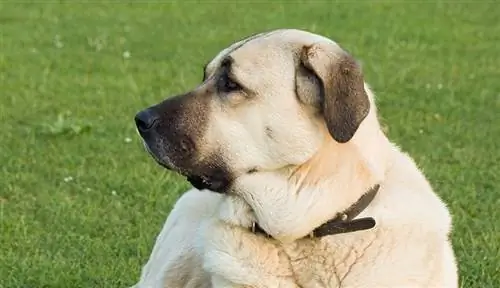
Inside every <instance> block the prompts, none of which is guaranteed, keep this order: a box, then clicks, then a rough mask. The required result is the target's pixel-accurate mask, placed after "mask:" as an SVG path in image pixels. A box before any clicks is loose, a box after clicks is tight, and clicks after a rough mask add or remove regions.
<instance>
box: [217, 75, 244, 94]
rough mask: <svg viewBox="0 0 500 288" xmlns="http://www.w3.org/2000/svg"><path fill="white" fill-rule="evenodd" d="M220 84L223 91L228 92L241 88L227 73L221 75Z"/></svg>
mask: <svg viewBox="0 0 500 288" xmlns="http://www.w3.org/2000/svg"><path fill="white" fill-rule="evenodd" d="M218 86H219V89H220V90H221V91H222V92H226V93H230V92H233V91H237V90H240V89H241V87H240V85H238V83H236V82H235V81H233V80H232V79H231V78H230V77H228V76H227V75H223V76H222V77H220V79H219V85H218Z"/></svg>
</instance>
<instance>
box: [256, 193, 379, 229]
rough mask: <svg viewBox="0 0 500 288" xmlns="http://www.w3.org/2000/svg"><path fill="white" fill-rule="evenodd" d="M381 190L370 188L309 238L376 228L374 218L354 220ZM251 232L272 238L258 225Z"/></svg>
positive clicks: (319, 227)
mask: <svg viewBox="0 0 500 288" xmlns="http://www.w3.org/2000/svg"><path fill="white" fill-rule="evenodd" d="M379 188H380V185H379V184H376V185H375V186H373V187H372V188H370V190H368V191H367V192H366V193H365V194H363V196H361V197H360V198H359V199H358V201H356V202H355V203H354V204H352V205H351V206H350V207H349V208H347V209H346V210H344V211H343V212H341V213H337V215H335V217H333V218H332V219H330V220H328V221H327V222H325V223H323V224H322V225H320V226H318V227H316V229H314V230H313V231H312V232H311V233H310V234H309V237H310V238H320V237H324V236H329V235H335V234H342V233H349V232H355V231H360V230H368V229H371V228H373V227H375V224H376V222H375V219H373V217H364V218H359V219H354V218H355V217H356V216H358V215H359V214H360V213H361V212H363V210H365V209H366V207H368V205H370V203H371V202H372V201H373V199H374V198H375V196H376V195H377V192H378V190H379ZM251 231H252V232H253V233H256V234H264V235H265V236H267V237H269V238H271V236H270V235H269V234H268V233H267V232H266V231H265V230H264V229H262V227H260V226H259V224H258V223H253V225H252V227H251Z"/></svg>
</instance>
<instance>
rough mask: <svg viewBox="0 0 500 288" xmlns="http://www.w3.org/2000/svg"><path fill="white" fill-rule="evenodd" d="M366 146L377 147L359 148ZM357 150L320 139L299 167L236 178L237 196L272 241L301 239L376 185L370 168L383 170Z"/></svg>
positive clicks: (354, 145) (378, 179)
mask: <svg viewBox="0 0 500 288" xmlns="http://www.w3.org/2000/svg"><path fill="white" fill-rule="evenodd" d="M372 140H373V138H372ZM358 141H359V139H358ZM370 144H372V145H377V144H376V143H365V145H370ZM358 145H359V144H357V143H356V142H355V141H351V142H349V143H346V144H339V143H337V142H335V141H333V140H330V139H329V138H326V140H325V141H324V144H323V145H322V147H321V148H320V149H319V150H318V152H317V153H316V154H315V155H314V156H313V157H312V158H311V159H310V160H309V161H307V162H306V163H304V164H302V165H299V166H295V167H292V168H287V169H283V170H282V171H271V172H257V173H255V174H251V175H246V176H243V177H240V179H238V182H239V183H238V187H243V188H241V190H239V191H238V194H239V195H240V196H241V197H242V198H243V199H244V200H245V202H247V203H248V204H249V205H250V206H251V208H252V210H253V212H254V214H255V217H256V222H258V223H259V225H260V226H261V227H262V229H263V230H265V231H266V232H267V233H268V234H269V235H271V236H272V237H273V238H276V239H278V240H280V241H282V242H291V241H294V240H297V239H299V238H303V237H305V236H307V235H309V234H310V233H311V231H313V229H315V228H316V227H319V226H321V225H322V224H324V223H325V222H327V221H328V220H330V219H333V218H335V216H336V215H337V214H338V213H341V212H342V211H345V210H346V209H348V208H349V207H351V206H352V205H353V204H354V203H356V202H357V201H358V200H359V199H360V198H361V197H362V195H363V194H365V193H366V192H367V191H369V190H370V189H371V188H373V187H374V186H375V185H377V184H382V181H383V179H381V178H382V177H381V176H380V175H383V173H382V172H381V171H373V167H378V168H380V167H383V165H377V164H374V163H371V161H374V160H377V158H376V157H373V155H368V156H369V157H367V156H365V155H366V154H367V153H374V151H369V149H368V151H367V149H366V147H363V149H360V148H359V146H358ZM375 153H377V152H375ZM381 156H382V155H381ZM370 157H371V158H370ZM382 162H383V161H381V163H382ZM379 164H380V163H379ZM269 183H272V185H270V184H269Z"/></svg>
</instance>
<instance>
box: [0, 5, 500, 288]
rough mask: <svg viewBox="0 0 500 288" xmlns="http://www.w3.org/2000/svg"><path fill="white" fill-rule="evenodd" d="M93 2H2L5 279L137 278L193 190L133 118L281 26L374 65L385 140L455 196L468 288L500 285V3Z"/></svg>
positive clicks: (369, 73)
mask: <svg viewBox="0 0 500 288" xmlns="http://www.w3.org/2000/svg"><path fill="white" fill-rule="evenodd" d="M18 2H19V3H20V2H21V1H18ZM46 2H49V1H46ZM93 2H94V4H48V3H46V4H16V3H14V2H11V3H7V2H5V1H2V2H1V3H0V130H1V136H0V163H2V165H1V166H0V287H9V288H11V287H12V288H14V287H36V288H38V287H64V288H66V287H106V288H108V287H126V286H128V285H131V284H133V283H135V281H137V279H138V276H139V273H140V269H141V266H142V265H143V264H144V263H145V261H146V260H147V257H148V256H149V253H150V249H151V248H152V245H153V243H154V240H155V237H156V235H157V233H158V232H159V231H160V228H161V226H162V224H163V221H164V220H165V218H166V216H167V215H168V212H169V209H170V208H171V207H172V204H173V203H174V201H175V200H176V199H177V197H178V196H179V194H180V193H181V192H182V191H183V190H184V189H186V188H188V185H189V184H188V183H187V182H185V181H183V180H182V179H181V178H180V177H178V176H177V175H173V174H170V173H168V172H165V171H164V170H163V169H161V168H160V167H159V166H157V165H156V164H155V163H154V162H153V161H152V159H151V158H150V157H149V156H148V155H147V154H146V153H145V152H144V150H143V148H142V145H141V143H140V141H139V137H138V136H137V135H136V132H135V128H134V123H133V116H134V114H135V112H137V111H139V110H140V109H142V108H144V107H146V106H147V105H150V104H153V103H156V102H158V101H160V100H161V99H163V98H164V97H166V96H168V95H172V94H175V93H178V92H182V91H184V90H187V89H189V88H190V87H193V85H195V84H196V83H198V82H199V81H200V80H201V79H202V66H203V64H205V62H206V61H207V60H209V59H210V58H211V57H213V56H214V55H215V53H217V52H218V51H219V50H221V49H222V48H223V47H225V46H226V45H228V44H230V43H232V42H233V41H235V40H237V39H239V38H242V37H244V36H247V35H248V34H251V33H254V32H259V31H263V30H269V29H274V28H280V27H294V28H301V29H307V30H310V31H313V32H317V33H320V34H324V35H326V36H329V37H332V38H333V39H335V40H337V41H338V42H340V44H341V45H343V46H344V47H345V48H346V49H348V50H349V51H350V52H352V54H354V55H355V57H357V58H358V59H359V60H360V61H361V62H362V63H363V67H364V70H365V74H366V79H367V81H368V82H369V83H370V84H371V85H372V86H373V88H374V90H375V92H376V95H377V96H378V103H379V109H380V113H381V116H382V118H383V119H382V120H383V122H384V123H385V124H387V125H388V134H389V136H390V137H391V138H392V139H393V140H394V141H396V142H397V143H398V144H399V145H400V146H401V147H402V148H403V149H404V150H406V151H408V152H410V153H411V154H412V155H413V156H414V157H415V159H416V160H417V162H418V163H419V165H420V166H421V167H422V168H423V169H424V171H425V173H426V175H427V176H428V177H429V179H430V181H431V182H432V184H433V186H434V187H435V188H436V190H437V192H438V193H439V194H440V196H442V197H443V199H444V200H445V201H446V202H447V203H449V207H450V209H451V211H452V213H453V215H454V224H455V226H454V232H453V242H454V245H455V246H454V247H455V251H456V253H457V255H458V260H459V265H460V273H461V276H460V279H461V285H462V287H482V288H486V287H500V252H499V251H500V212H499V211H500V209H499V208H498V207H500V200H499V199H500V187H499V185H498V183H499V181H500V165H499V163H500V153H499V152H498V149H499V148H498V146H497V145H498V143H499V142H500V120H499V118H498V115H499V114H500V113H499V111H500V20H499V15H500V4H495V3H493V1H490V2H491V3H487V2H484V1H483V2H477V3H475V2H473V1H470V3H469V4H464V3H460V4H459V3H448V4H446V3H441V4H431V3H424V2H423V1H422V2H420V3H418V2H417V1H412V3H411V4H404V3H402V2H401V1H398V2H397V3H394V4H390V3H389V2H388V1H383V2H382V1H377V2H373V3H371V4H367V3H366V4H362V3H361V4H360V3H358V4H355V3H354V2H352V3H341V4H333V3H330V2H328V1H310V2H311V3H310V4H306V3H298V2H296V1H294V3H293V4H286V5H283V4H278V3H274V4H265V3H264V2H262V1H261V2H260V4H257V3H254V4H250V3H243V2H241V3H239V4H238V3H233V4H231V3H230V1H225V2H226V3H224V4H222V3H221V4H216V3H210V4H194V2H191V3H184V4H183V3H182V2H180V1H179V2H170V1H169V2H168V3H167V1H164V2H165V3H166V4H159V3H158V1H155V2H156V4H121V5H119V4H112V3H111V2H109V1H106V2H107V4H97V3H98V2H97V1H93ZM151 2H153V1H151ZM211 2H213V1H211ZM344 2H346V1H344ZM462 2H463V1H462ZM422 213H426V211H422Z"/></svg>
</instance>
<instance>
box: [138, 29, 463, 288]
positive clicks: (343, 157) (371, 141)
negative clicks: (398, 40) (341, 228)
mask: <svg viewBox="0 0 500 288" xmlns="http://www.w3.org/2000/svg"><path fill="white" fill-rule="evenodd" d="M318 43H319V44H318ZM299 45H319V46H318V47H319V48H318V49H322V47H326V46H321V45H327V46H328V45H330V46H328V47H330V48H331V49H330V48H328V49H330V50H329V51H330V53H337V52H338V53H341V52H342V50H341V48H340V47H339V46H338V45H337V44H336V43H334V42H333V41H331V40H329V39H326V38H324V37H321V36H318V35H314V34H311V33H307V32H304V31H298V30H277V31H274V32H272V33H271V34H262V35H259V36H258V37H256V38H255V39H253V40H251V41H249V42H247V43H246V44H244V45H243V46H242V47H240V48H239V49H238V50H236V51H232V48H231V47H229V48H228V49H225V50H223V51H222V52H221V53H219V55H217V56H216V57H215V58H214V60H212V62H211V63H210V65H209V66H208V69H207V71H208V72H209V73H210V71H212V70H214V69H215V68H216V67H217V65H218V63H219V62H220V59H221V58H222V57H223V56H224V55H226V54H228V53H231V55H232V56H233V57H234V59H235V65H236V67H238V68H235V71H236V72H235V73H236V74H237V77H238V79H239V80H240V81H241V82H242V83H244V84H246V85H248V86H249V87H252V89H253V90H254V91H256V92H255V93H256V95H258V98H257V97H256V98H255V100H254V103H253V104H252V105H249V104H248V105H247V104H244V102H243V101H244V100H242V99H241V98H238V97H237V95H236V96H235V98H234V99H229V100H228V101H234V103H233V104H234V105H233V106H232V107H233V108H232V109H229V110H228V109H221V110H220V112H218V113H219V114H217V117H216V118H215V119H214V120H213V121H212V123H211V124H210V127H211V128H210V130H209V131H208V132H207V136H206V139H207V143H210V145H215V144H214V143H215V141H214V140H213V139H217V143H219V144H218V145H222V146H224V153H226V154H227V155H229V157H228V158H227V159H229V160H230V162H231V165H232V167H233V168H234V169H235V170H236V171H243V170H245V169H248V167H247V166H246V165H247V164H248V163H251V164H252V165H254V166H256V167H258V168H259V169H258V171H257V172H256V173H251V174H248V173H241V174H239V177H238V178H237V179H236V182H235V185H234V186H235V187H236V188H235V190H234V191H233V192H234V193H233V194H230V195H220V194H216V193H212V192H209V191H198V190H196V189H191V190H189V191H187V192H186V193H185V194H184V195H183V196H181V198H180V199H179V200H178V202H177V203H176V205H175V207H174V209H173V210H172V211H171V213H170V215H169V217H168V219H167V221H166V223H165V225H164V227H163V229H162V231H161V233H160V234H159V236H158V238H157V239H156V243H155V246H154V248H153V251H152V253H151V256H150V258H149V260H148V262H147V263H146V265H145V266H144V267H143V270H142V273H141V278H140V281H139V282H138V283H137V284H136V286H135V287H138V288H139V287H140V288H146V287H151V288H153V287H154V288H156V287H169V288H178V287H179V288H180V287H214V288H218V287H254V288H263V287H304V288H309V287H328V288H333V287H342V288H354V287H359V288H361V287H366V288H368V287H370V288H371V287H436V288H437V287H450V288H453V287H458V276H457V267H456V262H455V256H454V253H453V249H452V246H451V243H450V240H449V234H450V231H451V227H452V223H451V217H450V213H449V212H448V209H447V207H446V206H445V204H444V203H443V202H442V201H441V200H440V198H439V197H438V196H437V195H436V194H435V193H434V191H433V189H432V187H431V186H430V184H429V183H428V181H427V180H426V178H425V176H424V175H423V173H422V172H421V171H420V169H419V168H418V166H417V165H416V164H415V163H414V161H413V160H412V158H411V157H410V156H408V155H407V154H406V153H404V152H402V151H401V150H400V149H399V148H398V147H397V146H396V145H395V144H393V143H392V142H391V141H390V140H389V139H387V137H386V136H385V135H384V133H383V132H382V129H381V127H380V124H379V121H378V117H377V110H376V108H375V107H376V105H375V104H376V103H375V99H374V95H373V93H372V91H371V89H370V87H369V86H368V85H366V84H365V91H366V93H367V94H368V96H369V100H370V103H371V108H370V112H369V115H368V116H367V117H366V119H365V120H364V121H363V122H362V124H361V126H360V127H359V129H358V130H357V132H356V134H355V135H354V137H353V138H352V139H351V140H350V141H348V142H347V143H344V144H340V143H337V142H335V140H333V139H332V138H331V136H330V135H329V133H328V130H327V128H326V126H325V123H324V121H321V119H313V118H312V117H311V116H310V115H311V111H309V110H308V108H307V107H304V105H300V104H298V103H297V100H296V99H295V98H296V97H295V96H293V97H292V94H293V93H295V92H294V86H293V85H294V75H295V74H294V73H293V70H294V63H293V58H292V56H291V53H289V50H290V49H292V48H293V47H296V46H299ZM233 47H234V46H233ZM332 51H334V52H332ZM335 51H337V52H335ZM320 52H321V51H320ZM318 53H319V52H318ZM327 60H328V59H326V60H325V61H327ZM329 61H331V59H330V60H329ZM211 109H213V110H212V111H216V110H218V109H219V108H218V107H212V108H211ZM311 119H312V120H311ZM264 127H269V128H270V129H272V131H274V133H275V134H274V137H273V140H272V141H271V140H269V139H267V138H265V136H264V135H265V133H264V132H263V131H264V129H265V128H264ZM375 184H380V190H379V193H378V194H377V196H376V197H375V199H374V200H373V202H372V203H371V204H370V205H369V206H368V208H367V209H366V210H364V211H363V212H362V213H361V214H360V215H359V216H358V217H365V216H369V217H373V218H375V220H376V222H377V225H376V227H375V228H373V229H371V230H366V231H358V232H353V233H347V234H338V235H332V236H327V237H324V238H318V239H310V238H308V237H305V238H303V237H304V236H307V235H308V234H309V233H310V232H311V231H312V230H313V229H314V228H315V227H317V226H319V225H321V224H322V223H324V222H326V221H327V220H328V219H330V218H332V217H334V216H335V214H336V213H338V212H340V211H342V210H344V209H346V208H347V207H349V206H350V205H352V204H353V203H354V202H355V201H356V200H357V199H358V198H359V197H360V196H361V195H362V194H363V193H364V192H366V191H367V190H368V189H369V188H370V187H372V186H373V185H375ZM253 222H258V223H259V224H260V225H261V227H263V228H264V229H265V230H266V231H267V232H268V233H269V234H271V235H272V236H273V238H274V239H271V238H266V237H264V236H261V235H257V234H254V233H252V232H251V231H250V229H249V227H251V225H252V223H253Z"/></svg>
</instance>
